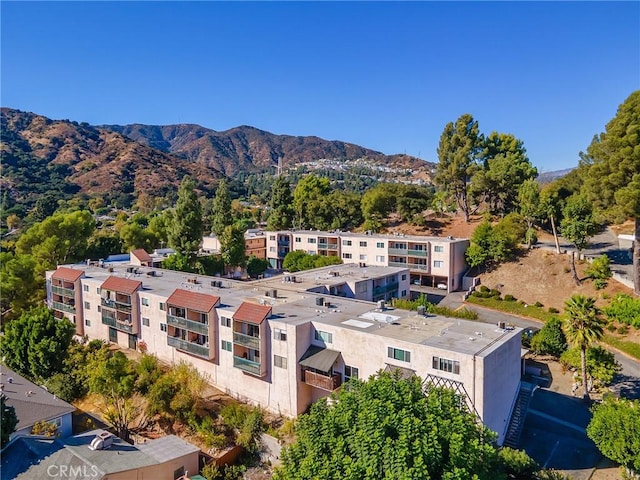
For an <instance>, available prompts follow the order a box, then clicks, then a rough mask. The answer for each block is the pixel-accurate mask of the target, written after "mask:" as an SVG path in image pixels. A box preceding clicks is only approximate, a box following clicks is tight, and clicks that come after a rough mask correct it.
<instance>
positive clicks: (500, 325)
mask: <svg viewBox="0 0 640 480" xmlns="http://www.w3.org/2000/svg"><path fill="white" fill-rule="evenodd" d="M498 328H500V329H502V330H504V329H505V328H507V324H506V323H505V322H498Z"/></svg>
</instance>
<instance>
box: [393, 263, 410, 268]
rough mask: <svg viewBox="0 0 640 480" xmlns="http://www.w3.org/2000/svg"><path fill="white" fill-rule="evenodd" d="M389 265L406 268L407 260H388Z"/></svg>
mask: <svg viewBox="0 0 640 480" xmlns="http://www.w3.org/2000/svg"><path fill="white" fill-rule="evenodd" d="M388 265H389V266H390V267H401V268H407V262H389V264H388Z"/></svg>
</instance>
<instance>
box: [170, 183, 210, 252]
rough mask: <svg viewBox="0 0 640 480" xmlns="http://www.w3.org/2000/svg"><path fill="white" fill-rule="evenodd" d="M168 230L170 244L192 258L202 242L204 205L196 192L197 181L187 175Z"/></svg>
mask: <svg viewBox="0 0 640 480" xmlns="http://www.w3.org/2000/svg"><path fill="white" fill-rule="evenodd" d="M171 220H172V223H171V227H170V229H169V232H168V240H169V245H170V246H171V248H173V249H174V250H175V251H176V252H179V253H181V254H182V255H186V256H187V257H189V258H190V259H191V258H192V257H193V254H194V253H195V252H197V251H198V248H199V247H200V243H202V231H203V230H202V206H201V205H200V202H199V201H198V197H197V195H196V192H195V182H194V181H193V180H192V179H191V177H189V176H185V177H184V179H183V180H182V183H181V184H180V188H179V189H178V201H177V202H176V206H175V209H174V211H173V214H172V219H171Z"/></svg>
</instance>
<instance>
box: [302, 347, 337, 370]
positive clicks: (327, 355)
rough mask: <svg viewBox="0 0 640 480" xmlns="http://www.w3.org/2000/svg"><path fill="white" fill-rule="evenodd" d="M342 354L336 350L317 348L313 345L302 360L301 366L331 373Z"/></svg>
mask: <svg viewBox="0 0 640 480" xmlns="http://www.w3.org/2000/svg"><path fill="white" fill-rule="evenodd" d="M339 356H340V352H337V351H336V350H329V349H328V348H322V347H316V346H315V345H311V346H310V347H309V348H308V349H307V351H306V352H304V355H302V358H301V359H300V362H299V363H300V365H302V366H303V367H309V368H314V369H316V370H320V371H321V372H327V373H330V372H331V367H332V366H333V364H334V363H335V362H336V360H337V359H338V357H339Z"/></svg>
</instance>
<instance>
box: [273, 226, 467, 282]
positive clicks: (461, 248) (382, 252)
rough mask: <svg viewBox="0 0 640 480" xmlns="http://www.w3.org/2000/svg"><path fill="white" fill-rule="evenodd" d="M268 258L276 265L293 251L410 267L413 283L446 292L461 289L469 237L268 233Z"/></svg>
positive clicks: (378, 264)
mask: <svg viewBox="0 0 640 480" xmlns="http://www.w3.org/2000/svg"><path fill="white" fill-rule="evenodd" d="M265 234H266V238H267V240H266V247H267V248H266V250H267V259H268V260H269V263H270V264H271V266H272V267H273V268H282V261H283V260H284V257H285V256H286V254H287V253H289V252H290V251H292V250H303V251H305V252H307V253H309V254H317V255H332V256H338V257H340V258H341V259H342V260H343V261H344V262H345V263H351V262H356V263H364V264H366V265H374V266H390V267H401V268H408V269H409V271H410V273H411V284H412V285H416V286H427V287H437V288H441V289H443V290H447V291H455V290H459V289H461V288H462V277H463V275H464V273H465V272H466V271H467V269H468V266H467V263H466V261H465V258H464V253H465V252H466V250H467V248H468V247H469V240H468V239H464V238H453V237H424V236H417V235H404V234H396V235H382V234H375V233H370V232H364V233H351V232H341V231H335V232H322V231H316V230H295V231H278V232H265Z"/></svg>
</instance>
